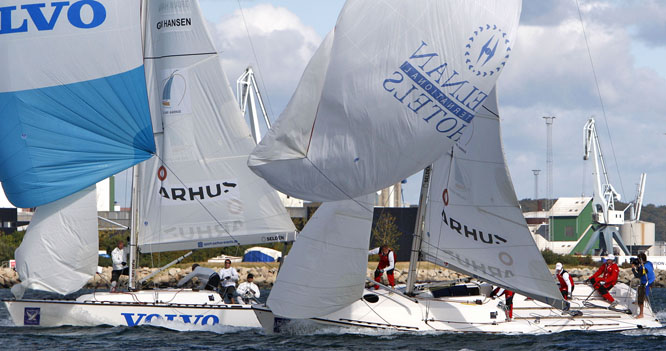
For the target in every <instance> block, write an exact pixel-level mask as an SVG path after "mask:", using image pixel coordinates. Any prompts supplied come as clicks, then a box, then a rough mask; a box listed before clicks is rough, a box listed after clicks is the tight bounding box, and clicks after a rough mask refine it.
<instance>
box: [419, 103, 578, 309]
mask: <svg viewBox="0 0 666 351" xmlns="http://www.w3.org/2000/svg"><path fill="white" fill-rule="evenodd" d="M470 127H471V130H470V132H471V135H472V137H471V139H470V140H469V141H468V142H466V143H461V145H459V146H455V147H453V151H452V152H451V150H449V152H447V154H446V155H444V156H443V157H442V158H440V159H439V160H437V161H436V162H435V163H434V165H433V171H432V175H431V177H432V178H431V179H432V180H431V184H430V191H429V194H428V205H427V206H428V207H427V209H426V211H427V212H426V223H425V235H424V236H423V243H422V246H421V250H422V253H423V254H424V258H425V259H426V260H427V261H429V262H432V263H435V264H438V265H441V266H444V267H447V268H451V269H453V270H456V271H459V272H462V273H465V274H468V275H471V276H474V277H476V278H479V279H481V280H484V281H488V282H490V283H493V284H497V285H499V286H501V287H504V288H507V289H510V290H513V291H516V292H519V293H521V294H523V295H526V296H529V297H533V298H534V299H537V300H539V301H542V302H545V303H548V304H550V305H552V306H554V307H557V308H565V306H567V303H566V301H564V300H562V295H561V294H560V293H559V291H558V288H557V286H556V285H555V279H554V278H553V276H552V275H551V273H550V271H549V270H548V267H547V266H546V263H545V261H544V259H543V256H542V255H541V253H540V252H539V250H538V248H537V247H536V244H535V243H534V239H533V238H532V235H531V234H530V232H529V229H528V228H527V225H526V223H525V219H524V217H523V215H522V213H521V211H520V208H519V207H518V200H517V198H516V195H515V191H514V188H513V184H512V182H511V178H510V176H509V172H508V168H507V166H506V162H505V159H504V151H503V149H502V142H501V140H500V123H499V114H498V109H497V98H496V96H495V91H494V90H493V92H492V93H491V94H490V95H489V97H488V100H486V102H485V103H484V104H483V110H482V111H479V113H478V114H477V116H476V118H475V119H474V122H473V123H472V125H471V126H470Z"/></svg>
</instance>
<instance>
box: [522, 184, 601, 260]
mask: <svg viewBox="0 0 666 351" xmlns="http://www.w3.org/2000/svg"><path fill="white" fill-rule="evenodd" d="M592 213H593V211H592V198H591V197H561V198H559V199H557V201H556V202H555V203H554V204H553V207H552V210H551V211H537V212H525V213H523V215H524V216H525V220H526V221H527V224H528V226H529V228H530V231H531V232H532V235H533V236H534V240H535V242H536V243H537V246H538V247H539V249H540V250H545V249H550V250H552V251H553V252H555V253H559V254H576V253H582V252H583V249H585V246H586V245H587V242H588V241H589V240H590V237H591V236H592V232H594V230H593V228H592ZM594 247H595V248H598V243H597V244H596V245H595V246H594Z"/></svg>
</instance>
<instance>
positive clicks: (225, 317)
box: [4, 289, 261, 330]
mask: <svg viewBox="0 0 666 351" xmlns="http://www.w3.org/2000/svg"><path fill="white" fill-rule="evenodd" d="M4 303H5V305H6V306H7V309H8V310H9V314H10V315H11V317H12V320H13V322H14V324H15V325H17V326H38V327H57V326H64V325H69V326H98V325H110V326H139V325H144V324H150V325H159V326H165V327H170V326H173V327H175V328H179V329H180V328H182V327H186V328H187V329H188V330H189V329H194V330H197V329H202V330H204V329H209V328H210V327H212V326H217V325H224V326H232V327H247V328H259V327H261V325H260V324H259V321H258V320H257V317H256V316H255V314H254V312H253V311H252V308H251V306H250V305H241V304H225V303H224V302H223V301H222V300H221V298H220V295H219V294H217V293H215V292H211V291H203V290H202V291H192V290H181V289H168V290H144V291H138V292H126V293H108V292H98V293H93V294H86V295H82V296H80V297H79V298H78V299H76V300H4Z"/></svg>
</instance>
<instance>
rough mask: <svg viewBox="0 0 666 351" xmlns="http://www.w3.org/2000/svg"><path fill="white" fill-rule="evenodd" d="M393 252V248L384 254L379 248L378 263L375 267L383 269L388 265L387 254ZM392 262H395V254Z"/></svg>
mask: <svg viewBox="0 0 666 351" xmlns="http://www.w3.org/2000/svg"><path fill="white" fill-rule="evenodd" d="M392 252H393V250H391V249H389V251H388V252H387V253H386V255H384V254H383V253H382V251H381V250H379V264H378V265H377V269H384V268H386V267H388V266H389V264H390V263H389V255H390V254H391V253H392ZM393 262H394V264H395V256H394V258H393Z"/></svg>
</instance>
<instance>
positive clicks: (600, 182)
mask: <svg viewBox="0 0 666 351" xmlns="http://www.w3.org/2000/svg"><path fill="white" fill-rule="evenodd" d="M583 133H584V145H585V154H584V155H583V160H589V159H590V156H592V158H593V160H592V161H593V163H594V175H595V188H594V197H593V198H592V209H593V215H592V216H593V218H592V220H593V229H594V232H593V233H592V237H591V238H590V240H589V241H588V242H587V245H586V246H585V249H584V250H583V253H584V254H587V253H588V252H589V251H590V249H591V248H592V245H594V244H595V243H596V242H597V240H599V245H600V249H601V251H602V254H610V253H613V240H615V242H616V243H617V244H618V246H619V247H620V249H622V251H624V253H625V254H626V255H630V252H629V249H627V246H626V245H625V244H624V242H623V241H622V236H621V235H620V227H619V226H621V225H623V224H624V210H622V211H620V210H616V209H615V201H620V194H619V193H618V192H617V191H615V188H613V185H611V183H610V181H609V180H608V172H607V171H606V163H605V162H604V157H603V154H602V153H601V147H600V145H599V137H598V136H597V130H596V128H595V125H594V117H590V119H588V120H587V122H586V123H585V127H584V128H583ZM641 179H642V180H644V179H645V178H644V177H641ZM625 210H626V209H625Z"/></svg>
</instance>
